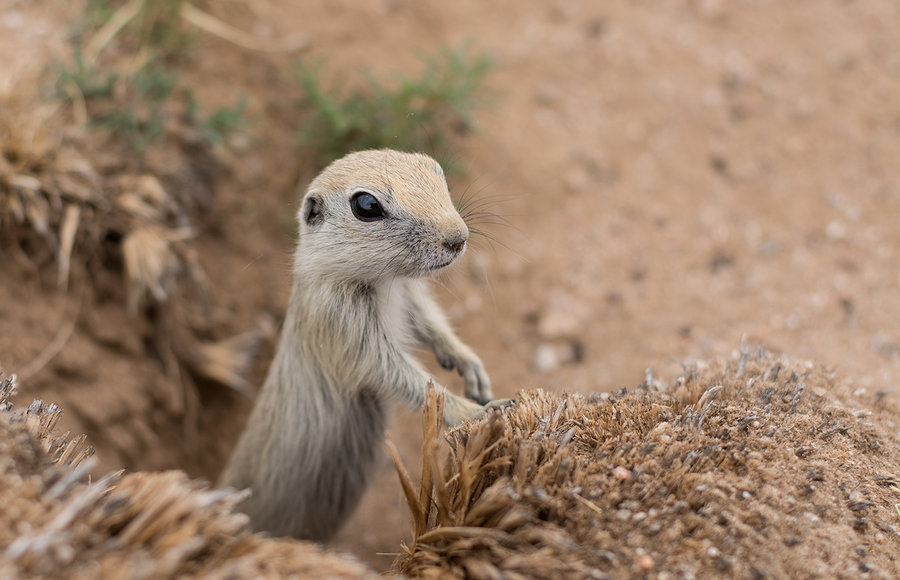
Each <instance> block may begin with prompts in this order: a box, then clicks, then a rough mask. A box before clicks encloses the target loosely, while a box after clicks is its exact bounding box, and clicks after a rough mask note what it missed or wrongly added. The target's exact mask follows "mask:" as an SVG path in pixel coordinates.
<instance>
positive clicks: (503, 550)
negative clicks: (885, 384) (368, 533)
mask: <svg viewBox="0 0 900 580" xmlns="http://www.w3.org/2000/svg"><path fill="white" fill-rule="evenodd" d="M428 405H429V409H430V410H429V411H428V413H429V416H430V417H432V418H433V417H435V416H438V417H439V416H440V414H439V412H438V411H439V406H440V401H439V400H438V399H437V398H435V397H431V398H430V399H429V404H428ZM867 407H868V409H867ZM435 413H437V415H435ZM896 422H897V413H896V410H895V409H894V408H893V407H892V406H889V405H888V404H887V403H886V402H885V401H884V399H883V396H881V395H876V396H874V397H872V396H867V395H864V394H862V393H860V392H854V389H853V387H852V385H850V384H848V383H846V382H841V381H839V380H838V379H836V378H835V376H834V375H833V374H832V373H831V372H829V371H828V370H826V369H824V368H821V367H817V366H813V365H811V364H805V363H800V362H797V361H794V360H791V359H789V358H785V357H774V356H771V355H769V354H767V353H765V352H764V351H763V350H762V349H761V348H757V347H754V348H746V349H745V350H744V351H743V352H742V353H741V354H740V356H739V357H737V358H735V359H734V360H732V361H729V362H728V363H726V364H717V365H713V366H710V367H702V366H697V367H691V368H686V369H685V372H684V373H683V375H682V376H681V377H680V378H679V379H678V380H676V381H675V382H674V384H673V385H671V387H670V388H669V389H667V390H666V391H663V392H660V391H658V390H656V389H655V388H653V387H652V386H649V385H642V386H641V387H639V388H637V389H635V390H631V391H627V392H626V391H622V392H620V393H616V394H613V395H608V396H606V395H592V396H582V395H562V394H554V393H547V392H543V391H535V392H527V393H521V394H520V395H519V398H518V403H517V404H516V405H515V406H514V407H513V408H511V409H509V410H508V411H506V412H505V413H504V414H499V413H494V414H492V415H491V416H489V417H487V418H485V419H483V420H480V421H478V422H473V423H469V424H467V425H465V426H463V427H461V428H459V429H456V430H454V431H451V432H450V433H449V434H448V435H447V442H446V443H447V445H446V446H444V447H445V449H444V457H443V458H441V457H439V455H440V453H439V452H438V450H437V449H438V447H441V444H440V443H439V441H438V439H437V434H436V433H437V431H436V429H430V430H429V429H426V434H427V437H426V444H425V449H426V453H425V461H424V469H423V475H422V487H421V493H420V495H419V496H418V499H415V495H414V494H408V497H410V498H411V499H415V501H411V511H412V513H413V518H412V519H413V521H414V542H413V545H412V546H411V547H409V548H408V549H406V552H405V553H404V554H403V555H401V556H400V557H399V558H398V560H397V562H396V566H397V568H398V569H399V571H401V572H403V573H405V574H407V575H409V576H410V577H426V578H438V577H441V578H443V577H471V578H560V577H572V578H577V577H594V578H603V577H612V578H627V577H633V576H635V575H642V574H649V575H651V576H654V577H656V576H658V577H721V576H726V577H734V578H750V577H759V578H763V577H774V578H789V577H809V576H818V577H838V576H840V575H845V576H847V577H854V576H856V575H858V574H859V573H860V572H861V571H864V572H866V573H867V574H868V575H869V577H884V578H888V577H895V575H896V574H897V573H898V571H900V566H898V564H897V563H896V554H897V553H898V550H900V533H898V529H897V527H896V525H897V512H896V510H895V509H894V504H895V503H897V501H898V494H897V491H898V487H897V486H898V484H897V483H896V482H897V481H898V476H897V466H898V465H900V447H898V439H897V435H896V433H897V423H896ZM426 424H429V420H428V419H426ZM423 521H424V524H423Z"/></svg>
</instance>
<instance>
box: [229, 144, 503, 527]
mask: <svg viewBox="0 0 900 580" xmlns="http://www.w3.org/2000/svg"><path fill="white" fill-rule="evenodd" d="M299 221H300V236H299V242H298V244H297V250H296V253H295V255H294V284H293V292H292V294H291V299H290V304H289V306H288V311H287V314H286V316H285V321H284V327H283V329H282V335H281V340H280V343H279V345H278V349H277V352H276V354H275V358H274V360H273V362H272V365H271V367H270V369H269V375H268V378H267V379H266V382H265V384H264V386H263V388H262V390H261V391H260V393H259V397H258V399H257V401H256V406H255V407H254V409H253V412H252V414H251V415H250V419H249V422H248V424H247V427H246V428H245V430H244V432H243V434H242V435H241V438H240V440H239V441H238V444H237V447H236V449H235V451H234V453H233V455H232V457H231V459H230V461H229V463H228V465H227V466H226V468H225V471H224V472H223V474H222V476H221V480H220V483H221V484H222V485H227V486H231V487H236V488H248V487H249V488H250V489H251V496H250V498H249V499H248V500H247V501H246V502H245V503H244V504H243V505H242V506H241V509H242V510H243V511H245V512H246V513H247V514H249V516H250V521H251V525H252V527H253V528H254V529H255V530H260V531H267V532H269V533H271V534H273V535H289V536H294V537H297V538H306V539H313V540H318V541H324V540H327V539H328V538H329V537H331V536H332V535H333V534H334V532H336V531H337V529H338V528H339V527H340V525H341V524H342V523H343V522H344V521H345V520H346V519H347V518H348V517H349V516H350V514H351V513H352V511H353V509H354V508H355V507H356V504H357V503H358V501H359V499H360V497H361V496H362V493H363V491H365V488H366V484H367V482H368V480H369V475H370V473H371V471H372V468H373V466H374V463H375V460H376V457H377V453H378V447H379V445H380V443H381V441H382V437H383V434H384V429H385V426H386V421H387V416H388V413H389V411H390V408H391V406H392V404H394V403H395V402H399V403H405V404H406V405H409V406H411V407H419V406H421V405H422V404H423V403H424V401H425V394H426V390H427V387H428V384H429V382H430V381H434V379H433V378H432V377H431V376H430V375H429V374H428V373H427V372H426V371H425V370H424V369H423V367H422V366H421V365H420V364H419V362H418V361H417V360H416V359H415V358H413V356H412V355H411V354H410V353H409V350H408V346H409V345H410V343H411V342H413V341H418V342H420V343H423V344H424V345H427V346H428V347H430V348H431V349H432V350H433V351H434V354H435V355H436V356H437V360H438V362H439V363H440V364H441V366H443V367H444V368H446V369H456V370H457V371H458V372H459V374H460V375H462V377H463V378H464V379H465V385H466V386H465V393H466V396H467V397H468V399H466V398H462V397H459V396H456V395H453V394H451V393H449V392H447V393H446V395H445V396H446V402H445V406H444V422H445V423H446V424H447V425H457V424H459V423H461V422H462V421H464V420H465V419H467V418H470V417H474V416H476V415H478V414H479V413H481V412H483V411H484V410H485V407H484V406H482V405H483V404H485V403H487V402H488V401H489V400H490V399H491V396H492V395H491V385H490V381H489V379H488V376H487V374H486V373H485V370H484V366H483V365H482V363H481V360H480V359H479V358H478V356H477V355H476V354H475V353H474V352H473V351H472V350H471V349H470V348H469V347H468V346H466V345H465V344H463V343H462V341H460V339H459V338H457V336H456V335H455V334H454V333H453V331H452V330H451V328H450V325H449V324H448V322H447V320H446V318H445V316H444V314H443V312H442V311H441V309H440V307H439V306H438V305H437V303H436V302H435V301H434V299H433V298H432V297H431V295H430V294H429V289H428V286H427V280H426V278H427V277H428V276H430V275H432V274H434V273H435V272H437V271H439V270H441V269H443V268H446V267H447V266H449V265H450V264H452V263H453V262H454V261H456V259H457V258H459V257H460V256H461V255H462V254H463V252H464V251H465V248H466V240H467V238H468V235H469V231H468V228H467V227H466V224H465V222H464V221H463V219H462V217H461V216H460V215H459V213H458V212H457V211H456V209H454V207H453V204H452V202H451V200H450V194H449V191H448V189H447V183H446V180H445V178H444V172H443V170H442V169H441V167H440V165H438V163H437V162H436V161H435V160H434V159H432V158H430V157H428V156H426V155H422V154H414V153H400V152H397V151H390V150H381V151H361V152H357V153H352V154H350V155H347V156H346V157H344V158H342V159H339V160H337V161H335V162H334V163H332V164H331V165H329V166H328V167H327V168H326V169H325V170H323V171H322V173H320V174H319V175H318V177H316V178H315V179H314V180H313V182H312V183H311V184H310V185H309V189H308V191H307V193H306V195H305V196H304V198H303V202H302V205H301V208H300V212H299ZM435 384H437V383H436V381H435ZM438 388H439V389H443V387H440V386H439V385H438ZM469 399H473V400H469ZM475 401H477V402H475Z"/></svg>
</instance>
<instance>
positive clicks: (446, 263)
mask: <svg viewBox="0 0 900 580" xmlns="http://www.w3.org/2000/svg"><path fill="white" fill-rule="evenodd" d="M455 261H456V258H450V259H449V260H447V261H446V262H444V263H442V264H438V265H437V266H432V267H431V271H432V272H436V271H438V270H443V269H444V268H446V267H447V266H449V265H450V264H452V263H453V262H455Z"/></svg>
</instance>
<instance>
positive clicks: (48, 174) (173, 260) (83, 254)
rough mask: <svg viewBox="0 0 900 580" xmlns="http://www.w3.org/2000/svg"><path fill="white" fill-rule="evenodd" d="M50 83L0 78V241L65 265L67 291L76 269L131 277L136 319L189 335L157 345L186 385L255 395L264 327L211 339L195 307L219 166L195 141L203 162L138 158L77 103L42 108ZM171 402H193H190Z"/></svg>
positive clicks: (38, 259)
mask: <svg viewBox="0 0 900 580" xmlns="http://www.w3.org/2000/svg"><path fill="white" fill-rule="evenodd" d="M41 85H42V83H41V79H40V77H38V76H37V75H35V76H34V77H32V78H27V79H18V80H16V81H15V82H13V81H12V80H10V79H6V82H0V247H2V248H3V251H4V252H5V251H10V255H13V256H14V257H15V258H16V259H17V260H19V261H20V262H23V263H27V264H28V266H29V267H30V268H31V269H32V270H38V271H39V270H41V269H43V268H46V267H55V269H56V280H57V285H58V287H59V288H60V289H61V290H63V291H66V290H68V289H69V286H70V281H71V278H72V275H73V273H74V272H77V273H78V274H79V276H78V279H79V280H80V281H82V284H88V285H94V286H96V285H100V286H101V287H103V290H102V292H109V291H110V290H111V289H110V288H109V287H108V286H109V282H108V281H107V280H108V279H109V278H110V276H112V277H113V278H119V279H121V280H122V281H123V284H122V285H121V290H120V291H118V292H117V290H116V289H115V288H113V289H112V292H113V293H114V294H115V293H120V294H122V295H123V302H124V303H125V304H126V307H127V309H128V311H129V312H130V313H131V314H132V315H134V316H142V315H143V314H144V313H145V312H147V311H151V310H152V311H153V312H154V313H155V316H154V317H153V319H152V320H153V323H154V324H155V325H156V328H155V332H156V333H157V334H161V333H172V332H175V333H178V334H179V335H180V336H181V337H182V338H181V339H177V340H176V339H173V338H172V337H166V338H164V339H161V340H158V341H157V345H156V346H157V347H158V348H160V349H162V350H160V355H161V358H162V359H163V361H164V363H165V364H166V367H167V369H168V370H169V371H170V372H169V375H170V377H171V378H172V379H173V380H175V381H176V383H177V388H178V389H180V390H186V389H190V388H191V387H190V385H189V384H188V383H185V379H186V378H187V377H188V376H195V377H199V378H201V379H203V380H206V381H212V382H215V383H220V384H224V385H226V386H229V387H232V388H234V389H237V390H240V391H243V392H246V391H247V390H248V388H249V387H248V385H247V383H246V380H245V378H244V377H245V376H246V372H247V367H248V366H249V363H248V359H249V358H250V357H252V356H253V354H254V353H255V352H256V349H257V347H258V346H259V344H260V340H259V339H260V338H261V337H262V336H263V335H262V333H260V332H256V333H254V338H255V339H254V340H247V339H246V336H242V337H236V338H235V339H234V340H225V341H222V342H220V343H216V342H205V343H204V342H202V341H200V340H199V339H197V338H195V337H194V336H193V335H194V334H195V330H196V327H197V324H196V321H195V320H191V319H190V316H189V314H188V313H187V312H185V307H184V305H185V304H198V305H200V307H199V310H202V309H203V308H202V305H203V304H204V299H205V292H204V291H205V283H206V280H205V277H204V275H203V271H202V268H201V267H200V265H199V260H198V257H197V255H196V252H195V250H194V249H193V248H192V246H191V242H192V239H193V237H194V235H195V228H194V226H193V221H194V219H195V218H196V217H197V216H198V215H199V213H200V210H202V209H204V208H205V207H207V206H208V204H209V198H210V192H209V191H208V189H209V188H210V187H211V183H209V175H215V174H216V173H217V170H216V168H215V166H216V164H217V162H216V161H215V160H214V159H213V158H212V156H210V155H201V154H200V153H198V147H197V146H196V144H191V146H190V147H188V149H189V150H190V151H193V153H192V154H195V155H201V157H202V159H201V158H198V159H187V157H188V155H187V153H184V152H179V151H174V152H169V153H166V154H164V155H163V159H161V160H157V161H152V162H146V163H142V164H139V165H140V166H136V165H134V163H133V162H132V161H129V159H128V155H127V154H125V155H123V154H122V153H121V152H120V151H119V150H118V149H119V148H112V147H111V146H110V142H106V141H103V139H104V137H103V136H102V135H99V134H97V133H96V132H91V131H88V130H87V129H86V126H85V125H84V121H81V122H79V121H78V117H80V116H82V115H78V114H75V113H76V111H77V109H78V107H77V106H76V107H69V106H65V105H63V104H61V103H59V102H56V103H51V104H42V103H45V101H44V99H43V97H42V96H41V95H40V94H39V93H38V87H40V86H41ZM76 102H77V101H76ZM175 129H178V128H177V127H176V128H174V129H173V130H175ZM175 142H176V146H175V147H173V149H174V150H177V149H178V147H177V143H178V141H177V140H175ZM111 150H113V151H114V152H113V153H111ZM167 155H168V157H167ZM173 155H174V156H175V157H177V160H174V161H173V159H172V158H171V156H173ZM98 164H99V166H98ZM154 167H157V170H155V171H154V169H153V168H154ZM161 167H165V168H166V171H171V172H172V173H171V174H169V173H166V171H159V168H161ZM191 171H196V172H198V174H197V175H193V174H190V175H189V174H188V173H189V172H191ZM186 183H187V184H190V187H186V186H185V184H186ZM200 326H202V324H200ZM166 349H168V350H166ZM175 367H177V368H175ZM23 380H24V379H23ZM191 396H193V395H191V394H190V393H188V394H182V395H179V396H178V397H176V399H179V400H181V399H187V398H189V397H191ZM172 408H173V410H175V411H178V412H182V413H185V412H189V411H190V409H191V407H190V405H188V404H185V403H184V402H183V401H182V402H181V403H179V404H176V405H174V406H173V407H172ZM188 419H189V420H192V418H190V417H189V418H188Z"/></svg>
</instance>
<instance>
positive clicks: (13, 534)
mask: <svg viewBox="0 0 900 580" xmlns="http://www.w3.org/2000/svg"><path fill="white" fill-rule="evenodd" d="M13 389H14V384H13V381H12V380H11V379H5V380H0V464H2V465H3V466H4V468H3V469H2V470H0V577H2V578H36V577H43V578H94V579H97V578H101V579H102V578H136V579H141V578H146V579H150V578H154V579H156V578H194V577H196V578H235V579H238V578H261V577H286V576H292V577H307V576H308V577H313V576H315V577H330V578H374V577H375V574H374V573H372V572H370V571H369V570H367V569H366V568H365V567H364V566H362V565H361V564H359V563H358V562H356V561H354V560H353V559H352V558H349V557H345V556H339V555H334V554H328V553H325V552H324V551H323V550H322V549H321V548H319V547H318V546H316V545H314V544H311V543H307V542H295V541H289V540H272V539H266V538H263V537H262V536H259V535H253V534H250V533H249V532H248V531H247V529H246V522H247V518H246V516H244V515H243V514H238V513H235V512H234V511H233V507H234V505H235V504H236V503H237V502H238V501H240V500H241V498H242V497H243V493H241V492H235V491H234V490H228V489H225V490H222V489H209V488H208V487H207V486H206V484H204V483H202V482H198V481H191V480H189V479H188V478H187V476H186V475H185V474H184V473H182V472H177V471H170V472H164V473H140V472H139V473H132V474H129V475H123V474H122V473H121V472H118V473H111V474H109V475H107V476H105V477H103V478H101V479H100V480H98V481H95V482H91V481H90V479H89V475H88V473H89V471H90V467H91V462H90V461H83V460H84V459H85V458H86V457H87V456H88V454H89V453H88V451H87V450H86V449H84V448H83V443H84V438H83V436H82V437H76V438H74V439H69V438H68V436H63V437H57V436H55V435H54V434H53V432H52V430H53V426H54V425H55V424H56V421H57V419H58V417H59V413H60V409H59V408H58V407H57V406H55V405H48V404H44V403H41V402H40V401H35V403H34V404H32V405H31V406H30V407H29V408H28V410H26V411H25V412H22V413H17V412H14V411H13V410H12V407H11V405H10V403H9V396H10V394H11V393H12V391H13Z"/></svg>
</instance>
